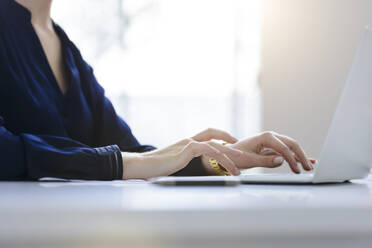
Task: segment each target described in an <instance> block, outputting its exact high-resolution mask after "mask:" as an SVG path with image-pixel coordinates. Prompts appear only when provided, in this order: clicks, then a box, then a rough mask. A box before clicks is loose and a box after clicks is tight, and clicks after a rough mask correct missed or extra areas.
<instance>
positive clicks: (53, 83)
mask: <svg viewBox="0 0 372 248" xmlns="http://www.w3.org/2000/svg"><path fill="white" fill-rule="evenodd" d="M0 1H2V0H0ZM9 1H11V2H12V3H14V4H15V5H16V7H18V8H20V9H21V10H22V11H24V12H25V14H26V17H27V21H26V22H27V25H29V27H30V29H31V31H32V34H33V35H34V37H35V44H36V45H37V46H38V49H39V51H40V54H41V57H42V61H43V63H44V64H45V67H46V73H47V74H48V78H49V79H50V81H51V82H50V84H51V86H52V87H53V88H54V90H55V92H56V93H57V95H58V96H59V98H61V99H62V100H63V99H64V98H66V96H67V95H68V94H69V92H70V91H71V88H72V85H73V80H72V79H73V78H72V72H71V68H70V67H69V66H71V65H70V63H69V61H68V59H69V56H68V54H67V50H66V49H67V48H66V47H65V43H66V41H65V37H63V34H62V32H61V30H60V29H59V27H58V25H57V24H56V23H55V22H54V21H53V19H52V24H53V29H54V32H55V33H56V35H57V36H58V38H59V39H60V43H61V51H62V60H63V64H64V67H65V73H67V75H66V76H67V81H68V86H67V89H66V91H65V92H64V93H63V92H62V89H61V87H60V86H59V85H58V81H57V78H56V76H55V74H54V72H53V70H52V67H51V65H50V63H49V61H48V57H47V55H46V52H45V50H44V47H43V45H42V43H41V40H40V37H39V36H38V34H37V32H36V30H35V27H34V25H32V22H31V17H32V13H31V11H30V10H28V9H27V8H26V7H24V6H23V5H21V4H19V3H18V2H17V1H15V0H9Z"/></svg>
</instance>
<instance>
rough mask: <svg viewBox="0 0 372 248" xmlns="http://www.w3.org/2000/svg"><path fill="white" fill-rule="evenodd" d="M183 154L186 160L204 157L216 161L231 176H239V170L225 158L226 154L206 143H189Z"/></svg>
mask: <svg viewBox="0 0 372 248" xmlns="http://www.w3.org/2000/svg"><path fill="white" fill-rule="evenodd" d="M183 153H184V154H186V156H187V159H186V160H189V159H190V160H191V158H194V157H199V156H201V155H206V156H208V157H211V158H214V159H215V160H217V161H218V163H219V164H220V165H221V166H223V167H224V168H225V169H226V170H227V171H228V172H230V173H231V174H232V175H235V176H237V175H239V174H240V170H239V169H238V168H237V167H236V165H235V164H234V162H233V161H232V160H231V159H230V158H229V157H228V156H226V154H224V153H223V152H221V151H220V150H218V149H217V148H215V147H213V146H211V145H209V144H208V143H205V142H203V143H201V142H196V141H194V142H190V143H189V144H188V145H186V147H185V149H184V152H183Z"/></svg>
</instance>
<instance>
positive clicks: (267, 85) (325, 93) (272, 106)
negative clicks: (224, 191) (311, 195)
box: [261, 0, 372, 171]
mask: <svg viewBox="0 0 372 248" xmlns="http://www.w3.org/2000/svg"><path fill="white" fill-rule="evenodd" d="M263 1H264V5H263V14H262V18H263V31H262V34H263V36H262V42H263V43H262V63H263V64H262V77H261V86H262V89H263V127H264V129H266V130H275V131H277V132H281V133H285V134H288V135H289V136H292V137H294V138H296V139H297V140H298V141H300V142H301V143H302V144H303V146H304V148H305V149H306V150H307V152H308V154H309V155H312V156H315V157H317V156H318V155H319V153H320V151H321V147H322V143H323V140H324V138H325V135H326V132H327V129H328V126H329V123H330V120H331V118H332V114H333V112H334V110H335V108H336V104H337V101H338V97H339V95H340V93H341V90H342V87H343V84H344V82H345V79H346V77H347V74H348V71H349V68H350V66H351V63H352V60H353V56H354V53H355V51H356V48H357V45H358V41H359V38H360V36H361V32H362V30H363V27H364V26H365V25H366V24H371V25H372V1H371V0H311V1H309V0H280V1H279V0H263ZM345 140H347V137H345ZM281 171H283V169H281Z"/></svg>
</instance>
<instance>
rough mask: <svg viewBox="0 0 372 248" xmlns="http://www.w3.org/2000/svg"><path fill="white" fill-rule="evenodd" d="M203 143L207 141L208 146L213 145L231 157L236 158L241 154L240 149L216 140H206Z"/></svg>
mask: <svg viewBox="0 0 372 248" xmlns="http://www.w3.org/2000/svg"><path fill="white" fill-rule="evenodd" d="M205 143H207V144H208V145H210V146H213V147H214V148H216V149H217V150H219V151H220V152H223V153H225V154H226V155H227V156H229V157H231V158H238V157H239V156H241V155H242V154H243V152H242V151H241V150H238V149H235V148H232V147H231V146H224V145H221V144H219V143H217V142H213V141H207V142H205Z"/></svg>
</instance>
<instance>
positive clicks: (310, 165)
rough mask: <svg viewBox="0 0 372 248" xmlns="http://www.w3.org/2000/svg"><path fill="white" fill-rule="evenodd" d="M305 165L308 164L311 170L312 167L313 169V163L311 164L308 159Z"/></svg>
mask: <svg viewBox="0 0 372 248" xmlns="http://www.w3.org/2000/svg"><path fill="white" fill-rule="evenodd" d="M307 166H309V167H310V169H311V170H313V169H314V167H313V165H312V164H311V162H310V161H307Z"/></svg>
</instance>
